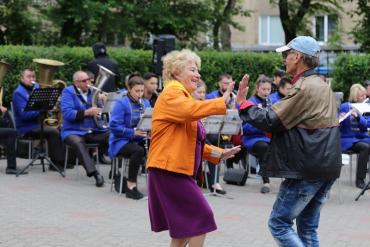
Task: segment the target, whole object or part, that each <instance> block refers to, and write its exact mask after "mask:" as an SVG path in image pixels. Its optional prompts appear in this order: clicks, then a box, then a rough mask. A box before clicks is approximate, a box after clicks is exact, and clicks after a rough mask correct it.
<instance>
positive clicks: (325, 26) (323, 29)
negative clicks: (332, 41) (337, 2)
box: [312, 15, 338, 43]
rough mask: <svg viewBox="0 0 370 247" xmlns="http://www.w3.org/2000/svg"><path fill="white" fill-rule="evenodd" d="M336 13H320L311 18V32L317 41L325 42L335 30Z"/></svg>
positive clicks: (336, 24)
mask: <svg viewBox="0 0 370 247" xmlns="http://www.w3.org/2000/svg"><path fill="white" fill-rule="evenodd" d="M337 26H338V16H337V15H320V16H315V17H314V18H313V25H312V28H313V30H312V32H313V34H314V36H315V38H316V40H317V41H319V42H321V43H326V42H328V40H329V37H330V35H331V34H332V33H334V32H335V31H336V30H337Z"/></svg>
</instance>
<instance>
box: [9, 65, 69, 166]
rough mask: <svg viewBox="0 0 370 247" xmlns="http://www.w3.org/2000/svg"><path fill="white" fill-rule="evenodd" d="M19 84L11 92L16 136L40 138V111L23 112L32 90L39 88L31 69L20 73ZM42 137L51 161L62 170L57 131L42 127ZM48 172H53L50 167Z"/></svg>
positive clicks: (62, 162)
mask: <svg viewBox="0 0 370 247" xmlns="http://www.w3.org/2000/svg"><path fill="white" fill-rule="evenodd" d="M20 76H21V82H20V83H19V85H18V87H17V88H16V89H15V91H14V92H13V98H12V100H13V107H14V109H13V111H14V118H15V125H16V130H17V136H23V137H30V138H40V136H41V126H40V123H39V118H40V111H25V107H26V106H27V102H28V99H29V96H30V95H31V92H32V90H34V89H36V88H40V85H39V83H37V82H35V80H36V74H35V72H34V71H33V70H31V69H24V70H23V71H22V72H21V75H20ZM43 136H44V137H45V138H46V140H47V142H48V152H49V156H50V158H51V161H52V162H53V163H54V164H55V165H56V166H57V167H58V168H59V170H62V169H63V164H64V155H63V154H64V152H60V150H61V149H60V148H61V147H63V144H62V142H61V140H60V136H59V130H58V129H57V128H53V127H50V126H44V131H43ZM49 169H50V170H54V168H53V167H52V166H50V167H49Z"/></svg>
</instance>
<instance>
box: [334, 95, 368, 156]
mask: <svg viewBox="0 0 370 247" xmlns="http://www.w3.org/2000/svg"><path fill="white" fill-rule="evenodd" d="M349 110H350V102H346V103H343V104H341V105H340V108H339V115H340V114H341V113H347V112H349ZM340 134H341V148H342V152H343V151H346V150H347V149H349V148H350V147H352V145H353V144H354V143H356V142H359V141H362V142H366V143H370V136H369V134H368V133H367V121H366V118H365V117H363V116H361V115H359V117H357V118H354V117H353V116H350V117H347V118H346V119H345V120H343V121H342V122H341V123H340Z"/></svg>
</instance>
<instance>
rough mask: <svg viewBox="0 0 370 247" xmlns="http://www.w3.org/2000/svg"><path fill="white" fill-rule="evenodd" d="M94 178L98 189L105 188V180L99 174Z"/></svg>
mask: <svg viewBox="0 0 370 247" xmlns="http://www.w3.org/2000/svg"><path fill="white" fill-rule="evenodd" d="M94 178H95V180H96V187H103V185H104V178H103V176H102V175H100V174H99V173H98V174H96V175H94Z"/></svg>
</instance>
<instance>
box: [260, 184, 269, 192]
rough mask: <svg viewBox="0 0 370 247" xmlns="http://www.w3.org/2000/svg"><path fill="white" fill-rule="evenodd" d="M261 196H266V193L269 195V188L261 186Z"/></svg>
mask: <svg viewBox="0 0 370 247" xmlns="http://www.w3.org/2000/svg"><path fill="white" fill-rule="evenodd" d="M260 192H261V193H262V194H266V193H269V192H270V187H269V186H266V185H264V186H262V188H261V191H260Z"/></svg>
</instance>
